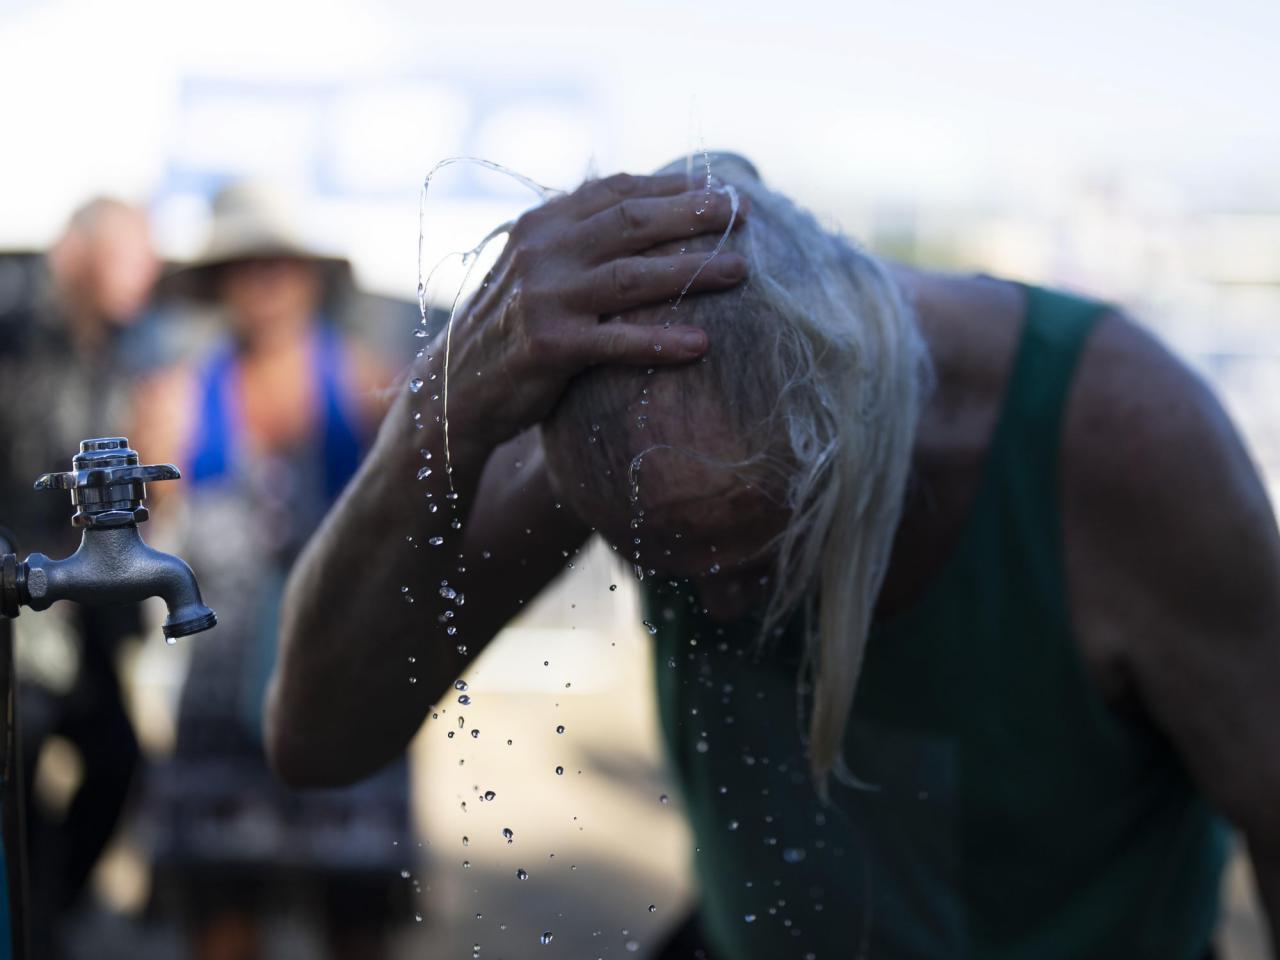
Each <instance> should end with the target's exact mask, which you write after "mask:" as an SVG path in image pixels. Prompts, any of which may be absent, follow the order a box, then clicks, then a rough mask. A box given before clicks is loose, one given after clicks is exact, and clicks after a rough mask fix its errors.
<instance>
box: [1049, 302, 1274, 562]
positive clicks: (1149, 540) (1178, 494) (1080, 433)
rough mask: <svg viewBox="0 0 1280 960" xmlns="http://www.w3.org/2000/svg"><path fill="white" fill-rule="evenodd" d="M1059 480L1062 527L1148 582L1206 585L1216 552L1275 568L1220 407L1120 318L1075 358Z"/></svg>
mask: <svg viewBox="0 0 1280 960" xmlns="http://www.w3.org/2000/svg"><path fill="white" fill-rule="evenodd" d="M1062 475H1063V491H1064V507H1065V509H1066V510H1067V512H1068V517H1067V520H1068V524H1069V525H1070V526H1072V527H1074V528H1077V529H1081V530H1085V531H1093V532H1094V533H1097V534H1102V535H1104V536H1105V538H1106V540H1107V541H1108V542H1109V550H1110V551H1113V552H1114V554H1115V556H1116V557H1117V559H1118V560H1120V561H1123V562H1127V563H1131V564H1137V565H1140V566H1142V567H1143V568H1144V569H1146V570H1147V571H1148V572H1149V574H1150V576H1152V577H1157V578H1158V577H1160V576H1161V575H1167V576H1170V577H1174V576H1177V575H1179V574H1181V575H1183V576H1186V575H1191V574H1195V575H1197V577H1198V576H1200V575H1203V576H1206V577H1211V574H1212V571H1210V570H1208V569H1206V564H1207V562H1208V561H1209V559H1210V558H1213V557H1217V552H1218V551H1225V555H1223V556H1221V557H1218V559H1221V560H1224V561H1225V560H1230V561H1231V566H1236V565H1240V564H1243V563H1245V562H1248V561H1253V562H1255V563H1258V562H1261V561H1263V560H1267V559H1270V560H1271V561H1274V557H1271V556H1270V555H1271V554H1273V553H1274V551H1275V548H1276V542H1275V541H1276V536H1275V522H1274V520H1273V518H1272V513H1271V507H1270V505H1269V503H1268V502H1267V497H1266V494H1265V492H1264V490H1263V487H1262V484H1261V482H1260V480H1259V478H1258V474H1257V471H1256V469H1255V468H1254V466H1253V463H1252V462H1251V460H1250V458H1249V455H1248V453H1247V452H1246V450H1245V448H1244V445H1243V443H1242V442H1241V440H1240V437H1239V435H1238V433H1237V431H1236V429H1235V427H1234V426H1233V424H1232V423H1231V421H1230V419H1229V418H1228V417H1227V415H1226V413H1225V411H1224V410H1223V408H1222V405H1221V404H1220V403H1219V401H1218V399H1217V398H1216V397H1215V396H1214V394H1213V392H1212V391H1211V390H1210V389H1209V387H1208V386H1207V385H1206V384H1205V383H1204V382H1203V381H1202V380H1201V379H1200V378H1199V377H1198V376H1197V375H1196V374H1195V373H1194V372H1192V371H1191V370H1190V369H1189V368H1188V367H1187V366H1186V365H1185V364H1183V363H1182V362H1181V361H1180V360H1178V359H1177V358H1176V357H1174V356H1173V355H1172V354H1171V353H1170V352H1169V350H1168V349H1167V348H1165V347H1164V346H1163V345H1162V344H1161V343H1160V342H1159V341H1158V340H1156V338H1155V337H1153V336H1152V335H1151V334H1149V333H1147V332H1146V331H1144V330H1143V329H1141V328H1140V327H1139V326H1138V325H1136V324H1135V323H1133V322H1132V321H1130V320H1129V319H1127V318H1125V317H1123V316H1121V315H1119V314H1109V315H1107V316H1106V317H1105V318H1103V320H1102V321H1101V322H1100V323H1099V325H1098V327H1097V328H1096V329H1095V330H1094V332H1093V334H1092V335H1091V337H1090V339H1089V341H1088V343H1087V344H1086V346H1085V349H1084V353H1083V355H1082V357H1081V361H1080V365H1079V368H1078V370H1077V374H1076V379H1075V383H1074V384H1073V387H1072V391H1071V396H1070V401H1069V404H1068V409H1067V418H1066V424H1065V429H1064V436H1063V474H1062ZM1233 579H1236V580H1237V582H1239V580H1238V578H1237V576H1236V575H1234V574H1233ZM1170 585H1171V586H1172V583H1170Z"/></svg>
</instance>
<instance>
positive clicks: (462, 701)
mask: <svg viewBox="0 0 1280 960" xmlns="http://www.w3.org/2000/svg"><path fill="white" fill-rule="evenodd" d="M458 702H459V703H460V704H462V705H463V706H464V707H466V706H470V704H471V698H470V697H469V696H467V695H466V694H465V693H464V694H463V695H462V696H460V697H459V698H458Z"/></svg>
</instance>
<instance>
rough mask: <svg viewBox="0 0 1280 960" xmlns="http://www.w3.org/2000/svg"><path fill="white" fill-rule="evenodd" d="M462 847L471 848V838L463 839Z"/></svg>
mask: <svg viewBox="0 0 1280 960" xmlns="http://www.w3.org/2000/svg"><path fill="white" fill-rule="evenodd" d="M462 845H463V846H464V847H469V846H471V838H470V837H463V838H462Z"/></svg>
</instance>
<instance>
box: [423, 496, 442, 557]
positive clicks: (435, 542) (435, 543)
mask: <svg viewBox="0 0 1280 960" xmlns="http://www.w3.org/2000/svg"><path fill="white" fill-rule="evenodd" d="M434 506H435V504H432V507H434ZM431 512H432V513H434V512H435V510H434V509H433V510H432V511H431ZM427 543H429V544H431V545H432V546H433V547H438V546H440V544H442V543H444V537H432V538H431V539H430V540H428V541H427Z"/></svg>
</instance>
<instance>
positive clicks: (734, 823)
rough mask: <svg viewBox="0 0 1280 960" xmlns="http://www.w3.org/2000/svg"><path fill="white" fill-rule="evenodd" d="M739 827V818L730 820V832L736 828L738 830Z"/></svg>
mask: <svg viewBox="0 0 1280 960" xmlns="http://www.w3.org/2000/svg"><path fill="white" fill-rule="evenodd" d="M737 829H738V821H737V820H730V821H729V832H730V833H733V831H735V830H737Z"/></svg>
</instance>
